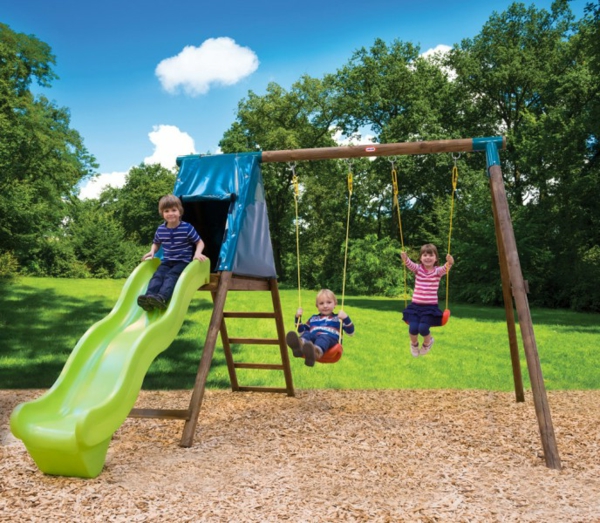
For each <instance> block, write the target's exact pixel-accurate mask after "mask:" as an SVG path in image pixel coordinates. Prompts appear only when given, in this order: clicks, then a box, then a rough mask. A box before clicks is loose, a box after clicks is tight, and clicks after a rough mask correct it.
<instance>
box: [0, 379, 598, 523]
mask: <svg viewBox="0 0 600 523" xmlns="http://www.w3.org/2000/svg"><path fill="white" fill-rule="evenodd" d="M41 393H42V391H39V390H38V391H36V390H4V391H0V443H1V445H2V446H1V447H0V521H11V522H12V521H15V522H17V521H18V522H25V521H40V522H42V521H43V522H46V521H84V522H95V521H98V522H138V521H141V522H146V521H157V522H158V521H160V522H164V521H167V522H169V521H174V522H175V521H176V522H182V521H185V522H188V521H189V522H192V521H193V522H198V521H200V522H202V521H208V522H229V521H232V522H270V521H272V522H275V521H277V522H280V521H293V522H321V521H359V522H363V521H364V522H404V521H406V522H447V521H449V522H496V521H497V522H540V521H544V522H550V521H560V522H561V523H562V522H600V450H599V449H600V446H599V443H600V391H586V392H582V391H557V392H554V391H553V392H549V393H548V398H549V404H550V409H551V412H552V418H553V422H554V429H555V433H556V437H557V441H558V449H559V453H560V457H561V460H562V465H563V468H562V470H560V471H558V470H551V469H549V468H547V467H546V466H545V461H544V458H543V455H542V446H541V441H540V436H539V430H538V424H537V418H536V416H535V409H534V406H533V399H532V397H531V394H528V395H527V398H526V402H525V403H516V402H515V400H514V394H511V393H500V392H489V391H479V390H470V391H458V390H418V391H415V390H364V391H357V390H348V391H345V390H344V391H339V390H300V391H297V393H296V397H295V398H290V397H287V396H285V395H278V394H277V395H275V394H260V393H232V392H229V391H215V390H209V391H207V392H206V394H205V398H204V404H203V407H202V411H201V417H200V422H199V424H198V428H197V433H196V438H195V441H194V445H193V446H192V447H191V448H182V447H180V446H179V445H178V443H179V440H180V437H181V432H182V429H183V422H182V421H172V420H155V419H133V418H132V419H127V420H126V421H125V422H124V424H123V425H122V427H121V428H120V429H119V430H118V431H117V432H116V433H115V435H114V437H113V440H112V442H111V445H110V447H109V451H108V456H107V460H106V465H105V468H104V470H103V472H102V473H101V474H100V475H99V476H98V477H97V478H95V479H78V478H68V477H54V476H47V475H44V474H42V473H41V472H40V471H39V470H38V469H37V467H36V466H35V464H34V463H33V461H32V460H31V458H30V456H29V454H28V453H27V451H26V449H25V447H24V446H23V444H22V442H21V441H19V440H17V439H15V438H14V437H13V436H12V435H11V434H10V431H9V428H8V424H9V416H10V412H11V411H12V409H13V408H14V407H15V406H16V405H17V404H18V403H20V402H23V401H29V400H31V399H33V398H35V397H37V396H39V395H40V394H41ZM190 394H191V391H160V392H157V391H142V393H141V394H140V397H139V399H138V402H137V405H136V406H138V407H145V408H173V409H181V408H187V405H188V402H189V398H190Z"/></svg>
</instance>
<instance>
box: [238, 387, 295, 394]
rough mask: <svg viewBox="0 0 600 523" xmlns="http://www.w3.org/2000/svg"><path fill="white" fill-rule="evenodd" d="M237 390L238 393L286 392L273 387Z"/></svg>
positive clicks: (241, 388) (240, 388)
mask: <svg viewBox="0 0 600 523" xmlns="http://www.w3.org/2000/svg"><path fill="white" fill-rule="evenodd" d="M237 390H238V391H240V392H284V393H287V392H288V390H287V389H280V388H275V387H239V388H238V389H237Z"/></svg>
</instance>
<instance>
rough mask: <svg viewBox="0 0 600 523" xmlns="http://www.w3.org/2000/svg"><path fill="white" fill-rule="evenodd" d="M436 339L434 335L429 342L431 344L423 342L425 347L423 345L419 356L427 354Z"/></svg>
mask: <svg viewBox="0 0 600 523" xmlns="http://www.w3.org/2000/svg"><path fill="white" fill-rule="evenodd" d="M434 341H435V340H434V339H433V336H432V337H431V341H430V342H429V345H425V344H424V343H423V347H421V350H420V351H419V356H425V354H427V353H428V352H429V351H430V350H431V347H433V342H434Z"/></svg>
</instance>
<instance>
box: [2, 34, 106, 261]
mask: <svg viewBox="0 0 600 523" xmlns="http://www.w3.org/2000/svg"><path fill="white" fill-rule="evenodd" d="M54 64H55V58H54V56H53V55H52V53H51V50H50V47H49V46H48V45H47V44H45V43H43V42H41V41H40V40H38V39H37V38H36V37H35V36H31V35H24V34H21V33H15V32H14V31H12V30H11V29H10V28H9V27H8V26H7V25H5V24H0V212H1V213H2V215H3V220H2V225H0V254H3V253H13V254H12V255H13V256H14V257H15V258H16V259H17V260H18V263H19V264H20V265H21V267H22V268H24V270H26V271H27V270H29V271H30V272H31V271H32V272H36V271H37V270H38V269H36V268H40V269H41V270H43V271H44V272H48V270H49V268H48V267H45V268H44V266H45V263H46V262H45V261H44V260H43V259H40V258H39V256H40V253H42V252H44V247H45V246H46V245H47V244H48V241H51V240H52V239H56V238H58V237H59V235H60V227H61V224H62V222H63V220H64V219H65V217H66V216H67V214H68V208H67V204H66V201H67V200H68V197H69V195H71V194H74V193H75V192H76V191H77V184H78V183H79V182H80V181H81V180H82V179H85V178H86V177H89V176H91V175H92V174H93V169H94V168H95V167H96V164H95V160H94V158H93V156H91V155H90V154H89V153H88V151H87V150H86V148H85V147H84V145H83V140H82V139H81V136H80V135H79V133H77V131H75V130H73V129H71V128H70V126H69V125H70V115H69V112H68V110H67V109H64V108H60V107H57V106H56V105H55V104H54V103H52V102H50V101H49V100H48V99H46V98H45V97H44V96H37V97H34V95H33V94H32V93H31V91H30V87H31V84H32V82H34V81H35V82H36V83H37V84H38V85H40V86H42V87H49V86H50V85H51V82H52V81H53V80H54V79H56V75H55V74H54V72H53V71H52V66H53V65H54Z"/></svg>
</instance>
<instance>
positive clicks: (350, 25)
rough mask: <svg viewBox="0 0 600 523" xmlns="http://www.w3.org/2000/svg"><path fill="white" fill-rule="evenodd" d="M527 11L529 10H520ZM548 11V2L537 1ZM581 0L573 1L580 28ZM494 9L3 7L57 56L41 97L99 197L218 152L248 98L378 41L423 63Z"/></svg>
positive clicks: (157, 2) (191, 4)
mask: <svg viewBox="0 0 600 523" xmlns="http://www.w3.org/2000/svg"><path fill="white" fill-rule="evenodd" d="M523 3H525V4H526V5H530V4H531V3H532V2H529V1H524V2H523ZM533 3H534V4H535V6H536V7H537V8H545V9H550V5H551V3H552V0H539V1H536V2H533ZM585 3H586V2H585V0H573V1H572V2H571V9H572V11H573V13H574V14H575V15H576V16H577V18H579V17H581V16H582V14H583V8H584V6H585ZM511 4H512V1H509V0H496V1H495V2H482V1H481V0H452V1H449V0H378V1H377V2H370V3H369V2H364V1H362V2H359V1H356V0H344V1H340V0H336V1H330V0H303V1H300V2H298V1H294V0H287V1H285V0H283V1H278V2H276V1H273V0H254V1H253V2H249V1H240V0H221V1H220V2H207V1H203V0H170V1H167V0H120V1H116V0H103V1H101V2H100V1H97V0H79V1H75V0H18V1H16V0H0V23H3V24H6V25H8V26H9V27H10V28H11V29H12V30H13V31H15V32H18V33H25V34H29V35H35V36H36V37H37V38H38V39H40V40H42V41H43V42H45V43H47V44H48V45H49V46H50V47H51V49H52V53H53V54H54V56H55V58H56V65H55V67H54V71H55V73H56V74H57V75H58V77H59V78H58V79H57V80H55V81H54V82H53V84H52V86H51V87H50V88H43V89H42V88H35V89H34V92H36V93H40V94H43V95H45V96H46V97H47V98H49V99H50V100H52V101H54V102H55V103H56V104H57V105H58V106H60V107H66V108H68V109H69V110H70V114H71V128H73V129H75V130H77V131H78V132H79V134H80V135H81V136H82V137H83V140H84V145H85V147H86V148H87V150H88V151H89V152H90V153H91V154H92V155H93V156H94V157H95V158H96V160H97V162H98V164H99V168H98V173H99V176H98V177H97V179H96V180H94V181H93V182H90V183H87V184H85V185H82V188H81V193H80V197H82V198H93V197H95V196H97V195H98V194H99V192H100V191H101V189H102V188H103V187H105V186H106V185H108V184H110V185H113V186H116V187H119V186H122V184H123V183H124V181H125V176H126V173H127V172H128V170H129V169H130V168H131V167H134V166H137V165H140V164H142V163H160V164H161V165H163V166H165V167H168V168H172V167H174V166H175V161H176V158H177V156H181V155H185V154H195V153H209V152H210V153H212V154H215V153H218V152H219V148H218V145H219V141H220V139H221V138H222V136H223V133H224V132H225V131H226V130H227V129H229V127H230V126H231V124H232V123H233V122H234V121H235V116H236V111H237V107H238V103H239V102H240V101H241V100H242V99H244V98H245V97H247V95H248V93H249V91H252V92H254V93H255V94H257V95H262V94H264V93H265V92H266V88H267V86H268V84H269V83H270V82H275V83H277V84H279V85H280V86H282V87H283V88H285V89H289V88H290V87H291V85H292V84H293V83H294V82H295V81H297V80H299V79H300V77H301V76H302V75H305V74H306V75H309V76H312V77H315V78H320V77H322V76H323V75H324V74H327V73H334V72H335V71H336V70H337V69H338V68H340V67H342V66H344V65H345V64H346V63H347V62H348V61H349V59H350V58H351V56H352V54H353V52H354V51H356V50H358V49H360V48H362V47H364V48H367V49H368V48H370V47H371V46H372V45H373V43H374V41H375V39H377V38H381V39H383V40H384V41H386V42H387V43H391V42H392V41H394V40H395V39H397V40H401V41H403V42H412V43H413V44H415V45H418V46H419V48H420V50H421V52H422V53H425V52H427V51H431V50H434V49H444V48H448V47H451V46H452V45H454V44H458V43H460V42H461V40H463V39H465V38H473V37H475V36H476V35H477V34H479V32H480V31H481V28H482V27H483V25H484V24H485V22H486V21H487V20H488V19H489V18H490V16H491V15H492V13H493V12H494V11H496V12H503V11H505V10H506V9H507V8H508V6H509V5H511Z"/></svg>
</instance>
